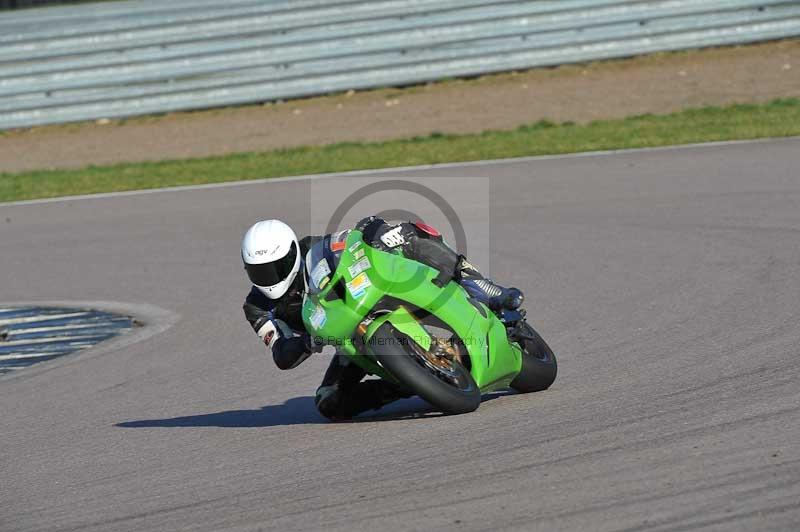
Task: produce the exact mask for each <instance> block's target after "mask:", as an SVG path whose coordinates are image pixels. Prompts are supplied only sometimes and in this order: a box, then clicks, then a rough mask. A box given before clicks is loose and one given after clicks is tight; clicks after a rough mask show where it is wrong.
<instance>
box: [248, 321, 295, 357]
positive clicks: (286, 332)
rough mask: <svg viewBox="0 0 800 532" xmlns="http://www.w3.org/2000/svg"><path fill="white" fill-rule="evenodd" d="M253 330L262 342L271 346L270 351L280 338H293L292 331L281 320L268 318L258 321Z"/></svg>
mask: <svg viewBox="0 0 800 532" xmlns="http://www.w3.org/2000/svg"><path fill="white" fill-rule="evenodd" d="M253 328H254V329H255V330H256V334H257V335H258V337H259V338H261V341H263V342H264V343H265V344H266V345H267V346H269V348H270V349H272V348H273V347H274V346H275V342H277V341H278V339H279V338H287V337H288V338H291V337H292V330H291V329H290V328H289V326H288V325H286V323H284V322H283V321H281V320H276V319H270V318H269V317H267V316H265V317H263V318H262V319H260V320H258V321H257V322H256V323H255V324H254V325H253Z"/></svg>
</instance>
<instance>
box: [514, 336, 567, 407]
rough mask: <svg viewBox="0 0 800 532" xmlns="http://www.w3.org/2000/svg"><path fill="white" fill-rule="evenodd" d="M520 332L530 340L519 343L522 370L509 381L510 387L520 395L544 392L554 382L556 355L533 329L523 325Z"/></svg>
mask: <svg viewBox="0 0 800 532" xmlns="http://www.w3.org/2000/svg"><path fill="white" fill-rule="evenodd" d="M522 331H523V332H524V333H525V334H526V335H528V336H530V337H531V339H524V340H520V341H519V344H520V346H521V347H522V369H521V370H520V372H519V375H517V376H516V377H515V378H514V380H513V381H511V387H512V388H514V389H515V390H517V391H518V392H520V393H530V392H540V391H542V390H546V389H547V388H549V387H550V385H551V384H553V382H554V381H555V380H556V374H557V373H558V362H557V361H556V355H555V354H554V353H553V350H552V349H550V346H549V345H547V342H545V341H544V340H543V339H542V337H541V336H539V333H537V332H536V331H535V330H534V328H533V327H531V326H530V325H528V324H527V323H525V324H523V326H522Z"/></svg>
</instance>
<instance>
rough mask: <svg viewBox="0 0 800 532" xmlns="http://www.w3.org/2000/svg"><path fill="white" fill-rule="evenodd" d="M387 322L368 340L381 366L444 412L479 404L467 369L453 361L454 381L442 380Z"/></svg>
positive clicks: (478, 394)
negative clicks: (419, 358)
mask: <svg viewBox="0 0 800 532" xmlns="http://www.w3.org/2000/svg"><path fill="white" fill-rule="evenodd" d="M412 341H413V340H410V339H409V338H407V337H406V336H405V335H403V334H402V333H400V332H398V331H396V330H395V329H394V327H392V326H391V325H390V324H388V323H385V324H383V325H381V326H380V327H379V328H378V330H377V331H375V334H373V335H372V338H371V339H370V340H369V345H370V349H371V350H372V352H373V353H374V354H375V358H377V359H378V362H380V364H381V366H383V367H384V368H385V369H386V370H387V371H388V372H389V373H391V374H392V375H394V376H395V377H396V378H397V379H398V380H399V381H400V382H401V383H402V384H403V386H405V387H406V388H407V389H408V390H410V391H412V392H413V393H415V394H417V395H419V396H420V397H422V398H423V399H425V400H426V401H427V402H429V403H430V404H431V405H433V406H434V407H435V408H437V409H439V410H441V411H442V412H445V413H448V414H465V413H467V412H472V411H474V410H476V409H477V408H478V406H480V404H481V391H480V389H479V388H478V386H477V384H475V381H474V380H473V378H472V375H470V373H469V371H467V369H466V368H465V367H464V366H462V365H461V364H459V363H458V362H453V365H452V368H453V370H454V372H455V373H456V379H455V380H456V382H458V385H457V384H456V383H455V382H453V383H449V382H445V381H444V380H442V379H441V378H439V377H437V376H436V375H435V374H434V373H433V372H432V370H430V369H428V368H427V367H425V366H423V365H422V364H421V363H420V362H418V360H417V357H416V355H414V354H413V352H412V351H411V348H410V347H409V346H408V342H412Z"/></svg>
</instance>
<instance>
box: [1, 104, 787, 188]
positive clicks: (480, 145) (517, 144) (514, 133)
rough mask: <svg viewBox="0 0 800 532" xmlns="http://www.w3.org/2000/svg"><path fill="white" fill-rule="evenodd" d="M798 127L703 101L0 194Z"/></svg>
mask: <svg viewBox="0 0 800 532" xmlns="http://www.w3.org/2000/svg"><path fill="white" fill-rule="evenodd" d="M796 135H800V99H795V98H791V99H782V100H776V101H773V102H770V103H767V104H761V105H754V104H753V105H751V104H748V105H731V106H727V107H705V108H701V109H691V110H686V111H681V112H678V113H673V114H668V115H643V116H634V117H631V118H627V119H622V120H599V121H595V122H592V123H589V124H585V125H578V124H571V123H564V124H554V123H552V122H548V121H542V122H538V123H536V124H532V125H527V126H521V127H519V128H517V129H514V130H511V131H486V132H484V133H480V134H473V135H445V134H441V133H433V134H431V135H429V136H426V137H414V138H411V139H403V140H393V141H387V142H376V143H365V144H360V143H341V144H331V145H327V146H320V147H307V148H291V149H285V150H275V151H269V152H263V153H241V154H233V155H225V156H215V157H207V158H202V159H187V160H174V161H161V162H153V163H131V164H117V165H112V166H102V167H96V166H89V167H87V168H83V169H78V170H43V171H32V172H22V173H15V174H8V173H3V174H0V202H5V201H17V200H24V199H35V198H52V197H58V196H66V195H73V194H90V193H98V192H114V191H122V190H138V189H146V188H158V187H165V186H177V185H197V184H204V183H219V182H225V181H235V180H242V179H258V178H266V177H279V176H291V175H303V174H318V173H326V172H343V171H347V170H361V169H370V168H386V167H394V166H410V165H421V164H433V163H445V162H453V161H471V160H482V159H500V158H507V157H523V156H531V155H554V154H565V153H577V152H584V151H597V150H611V149H626V148H646V147H656V146H670V145H679V144H691V143H698V142H711V141H722V140H746V139H757V138H769V137H788V136H796Z"/></svg>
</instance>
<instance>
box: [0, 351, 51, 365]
mask: <svg viewBox="0 0 800 532" xmlns="http://www.w3.org/2000/svg"><path fill="white" fill-rule="evenodd" d="M64 354H66V353H26V354H24V355H0V362H2V361H4V360H24V359H27V358H44V357H53V356H60V355H64ZM14 367H20V366H14V365H8V366H6V365H3V366H0V368H2V369H9V368H14ZM26 367H27V366H26Z"/></svg>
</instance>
